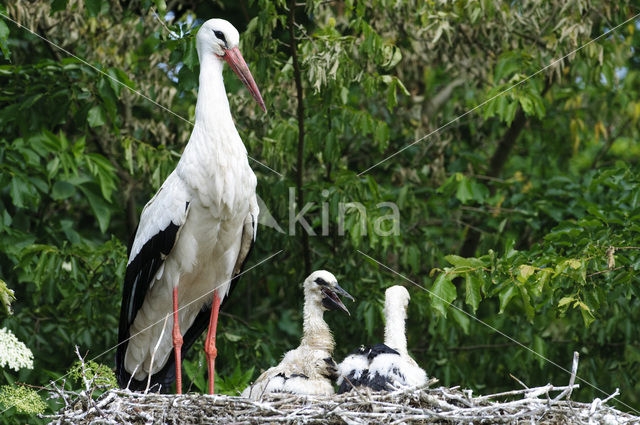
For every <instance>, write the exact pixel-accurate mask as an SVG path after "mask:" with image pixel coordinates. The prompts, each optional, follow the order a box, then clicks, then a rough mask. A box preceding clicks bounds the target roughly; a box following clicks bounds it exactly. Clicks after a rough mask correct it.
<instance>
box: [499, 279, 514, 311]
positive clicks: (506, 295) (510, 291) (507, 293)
mask: <svg viewBox="0 0 640 425" xmlns="http://www.w3.org/2000/svg"><path fill="white" fill-rule="evenodd" d="M517 291H518V287H517V286H516V285H513V284H510V285H509V286H508V287H506V288H504V289H503V290H502V291H500V293H499V294H498V297H499V298H500V313H504V309H505V308H507V305H508V304H509V301H511V298H513V297H514V296H515V295H516V294H517Z"/></svg>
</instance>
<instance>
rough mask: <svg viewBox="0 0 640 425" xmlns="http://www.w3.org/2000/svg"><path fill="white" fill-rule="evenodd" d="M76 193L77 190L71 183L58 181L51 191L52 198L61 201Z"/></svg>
mask: <svg viewBox="0 0 640 425" xmlns="http://www.w3.org/2000/svg"><path fill="white" fill-rule="evenodd" d="M75 192H76V188H75V186H74V185H72V184H71V183H69V182H66V181H57V182H55V183H54V184H53V188H52V189H51V197H52V198H53V199H54V200H56V201H60V200H62V199H67V198H69V197H71V196H73V194H74V193H75Z"/></svg>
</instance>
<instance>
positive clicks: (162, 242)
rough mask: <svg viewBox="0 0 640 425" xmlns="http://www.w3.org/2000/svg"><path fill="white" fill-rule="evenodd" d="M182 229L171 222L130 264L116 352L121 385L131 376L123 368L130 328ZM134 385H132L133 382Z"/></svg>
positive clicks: (123, 297)
mask: <svg viewBox="0 0 640 425" xmlns="http://www.w3.org/2000/svg"><path fill="white" fill-rule="evenodd" d="M179 229H180V226H178V225H176V224H174V223H173V222H171V223H169V225H168V226H167V227H166V228H165V229H164V230H161V231H160V232H158V233H156V234H155V235H154V236H153V237H152V238H151V239H149V240H148V241H147V243H145V244H144V245H143V246H142V249H141V250H140V252H139V253H138V255H136V257H135V258H134V259H133V260H132V261H131V262H130V263H129V265H128V266H127V270H126V272H125V277H124V287H123V290H122V304H121V306H120V326H119V329H118V350H117V352H116V376H117V377H118V384H119V385H120V386H121V387H123V388H124V387H126V386H127V384H128V383H129V379H130V377H131V375H130V374H129V373H127V371H126V370H125V368H124V357H125V353H126V352H127V347H128V345H129V343H128V341H129V327H130V326H131V324H132V323H133V320H134V319H135V317H136V314H137V313H138V310H140V307H142V303H143V302H144V298H145V295H146V294H147V291H148V290H149V285H150V284H151V281H152V279H153V277H154V276H155V275H156V273H157V272H158V269H159V268H160V266H161V265H162V263H163V262H164V258H165V256H167V255H168V254H169V253H170V252H171V249H172V248H173V245H174V244H175V242H176V237H177V236H178V230H179ZM132 244H133V239H132V240H131V243H130V245H129V251H131V246H132ZM185 351H186V350H185ZM131 386H133V381H132V385H131ZM144 387H146V381H145V382H144V386H143V389H144Z"/></svg>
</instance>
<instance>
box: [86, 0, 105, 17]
mask: <svg viewBox="0 0 640 425" xmlns="http://www.w3.org/2000/svg"><path fill="white" fill-rule="evenodd" d="M85 6H86V7H87V12H89V16H98V14H99V13H100V10H101V9H102V0H86V1H85Z"/></svg>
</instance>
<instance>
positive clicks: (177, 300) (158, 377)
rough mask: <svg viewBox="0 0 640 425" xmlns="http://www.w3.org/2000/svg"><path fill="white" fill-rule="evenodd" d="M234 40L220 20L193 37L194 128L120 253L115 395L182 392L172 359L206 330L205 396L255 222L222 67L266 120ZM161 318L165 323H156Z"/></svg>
mask: <svg viewBox="0 0 640 425" xmlns="http://www.w3.org/2000/svg"><path fill="white" fill-rule="evenodd" d="M239 40H240V36H239V34H238V31H237V30H236V29H235V28H234V27H233V25H231V24H230V23H229V22H227V21H224V20H222V19H210V20H208V21H207V22H205V23H204V24H203V25H202V27H201V28H200V30H199V31H198V34H197V37H196V46H197V50H198V58H199V59H200V86H199V91H198V101H197V103H196V122H195V125H194V127H193V131H192V133H191V137H190V139H189V142H188V143H187V146H186V147H185V149H184V152H183V154H182V156H181V158H180V161H179V162H178V165H177V166H176V169H175V170H174V171H173V172H172V173H171V174H170V175H169V177H167V179H166V180H165V181H164V183H163V184H162V187H161V188H160V189H159V190H158V192H157V193H156V194H155V196H154V197H153V198H151V200H150V201H149V202H148V203H147V205H145V207H144V209H143V210H142V215H141V216H140V224H139V225H138V229H137V231H136V234H135V239H134V240H133V242H132V245H131V246H130V250H129V262H128V264H127V270H126V274H125V282H124V288H123V294H122V306H121V311H120V328H119V335H118V340H119V345H118V351H117V354H116V369H117V376H118V381H119V384H120V385H121V386H122V387H129V388H131V389H137V390H140V389H144V388H145V387H146V386H147V382H148V381H149V382H150V383H151V385H152V386H155V389H156V390H158V389H159V390H161V391H165V392H166V391H167V390H168V388H169V386H170V384H171V383H172V382H173V381H174V379H175V380H176V384H177V391H178V394H180V393H182V378H181V376H182V374H181V363H182V358H183V357H184V353H185V352H186V351H187V350H188V349H189V347H190V346H191V345H192V344H193V342H194V341H195V340H196V339H197V338H198V336H200V334H201V333H202V332H203V331H204V329H205V328H206V327H207V324H208V325H209V332H208V333H207V338H206V342H205V351H206V354H207V366H208V372H209V393H210V394H213V392H214V372H215V358H216V355H217V350H216V346H215V335H216V325H217V321H218V310H219V308H220V303H221V302H222V300H224V299H225V297H226V296H228V295H229V292H230V291H231V289H232V288H233V286H234V284H235V283H236V280H237V276H238V274H239V273H240V271H241V269H242V266H243V264H244V262H245V260H246V258H247V255H248V254H249V251H250V249H251V247H252V245H253V242H254V241H255V237H256V227H257V223H258V203H257V201H256V176H255V174H254V173H253V171H252V170H251V167H249V162H248V159H247V150H246V148H245V146H244V144H243V143H242V140H241V139H240V136H239V135H238V131H237V130H236V127H235V125H234V123H233V119H232V118H231V111H230V110H229V102H228V100H227V95H226V91H225V88H224V82H223V80H222V67H223V64H224V63H225V62H226V63H228V64H229V66H230V67H231V69H232V70H233V71H234V72H235V73H236V74H237V75H238V77H239V78H240V80H241V81H242V82H243V83H244V85H245V86H247V88H248V89H249V91H250V92H251V94H252V95H253V97H254V98H255V100H256V101H257V102H258V104H259V105H260V107H261V108H262V109H263V110H264V111H265V112H266V108H265V105H264V101H263V100H262V96H261V95H260V91H259V90H258V87H257V86H256V83H255V81H254V80H253V76H252V75H251V72H250V71H249V68H248V67H247V64H246V63H245V61H244V59H243V58H242V55H241V53H240V50H239V49H238V42H239ZM179 306H180V307H179ZM169 315H172V320H165V318H167V317H168V316H169ZM165 324H166V325H167V326H166V327H167V328H169V326H171V325H172V329H164V327H165ZM184 330H186V332H184V338H183V336H182V332H183V331H184ZM183 344H184V349H183ZM172 347H173V350H172ZM174 365H175V370H174V369H173V367H174ZM149 375H151V377H150V378H149Z"/></svg>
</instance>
